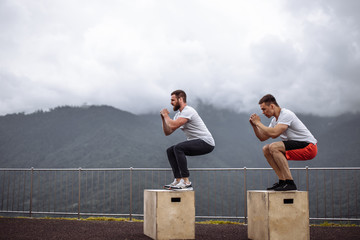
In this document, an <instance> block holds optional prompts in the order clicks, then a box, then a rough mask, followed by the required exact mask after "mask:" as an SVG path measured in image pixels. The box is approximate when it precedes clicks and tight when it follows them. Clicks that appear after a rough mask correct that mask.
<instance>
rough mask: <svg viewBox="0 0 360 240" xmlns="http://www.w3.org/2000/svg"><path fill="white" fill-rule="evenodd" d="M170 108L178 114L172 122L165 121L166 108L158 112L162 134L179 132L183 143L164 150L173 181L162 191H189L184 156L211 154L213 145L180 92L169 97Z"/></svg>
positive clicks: (204, 128)
mask: <svg viewBox="0 0 360 240" xmlns="http://www.w3.org/2000/svg"><path fill="white" fill-rule="evenodd" d="M171 105H172V106H173V109H174V111H178V112H177V113H176V115H175V117H174V119H171V118H170V117H169V111H168V110H167V109H166V108H165V109H163V110H161V112H160V115H161V120H162V126H163V130H164V133H165V135H166V136H168V135H170V134H172V133H173V132H174V131H175V130H176V129H178V128H180V129H181V130H182V131H183V132H184V133H185V135H186V137H187V141H185V142H181V143H178V144H176V145H174V146H171V147H169V148H168V149H167V156H168V159H169V163H170V165H171V168H172V171H173V174H174V178H175V179H174V181H173V182H172V183H170V184H168V185H165V186H164V188H166V189H174V190H192V189H193V188H192V184H191V182H190V180H189V176H190V174H189V170H188V168H187V160H186V156H197V155H203V154H207V153H210V152H212V151H213V150H214V148H215V141H214V139H213V137H212V135H211V133H210V132H209V130H208V129H207V127H206V125H205V123H204V122H203V120H202V119H201V117H200V116H199V114H198V113H197V112H196V110H195V109H194V108H192V107H190V106H188V105H187V104H186V93H185V92H184V91H182V90H176V91H174V92H172V93H171Z"/></svg>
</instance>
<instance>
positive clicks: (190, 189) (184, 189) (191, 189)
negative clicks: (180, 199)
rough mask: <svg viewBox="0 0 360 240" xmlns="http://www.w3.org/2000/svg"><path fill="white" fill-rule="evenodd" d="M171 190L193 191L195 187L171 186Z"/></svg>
mask: <svg viewBox="0 0 360 240" xmlns="http://www.w3.org/2000/svg"><path fill="white" fill-rule="evenodd" d="M169 190H174V191H193V190H194V189H193V188H171V189H169Z"/></svg>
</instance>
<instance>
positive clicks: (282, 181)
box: [266, 180, 285, 190]
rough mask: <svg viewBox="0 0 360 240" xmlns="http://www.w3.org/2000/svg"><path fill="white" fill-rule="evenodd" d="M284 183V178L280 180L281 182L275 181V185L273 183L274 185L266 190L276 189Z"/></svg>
mask: <svg viewBox="0 0 360 240" xmlns="http://www.w3.org/2000/svg"><path fill="white" fill-rule="evenodd" d="M284 184H285V181H284V180H280V181H279V182H277V183H274V185H273V186H272V187H269V188H267V189H266V190H274V189H275V188H278V187H280V186H282V185H284Z"/></svg>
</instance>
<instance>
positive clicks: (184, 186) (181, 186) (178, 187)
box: [170, 179, 194, 191]
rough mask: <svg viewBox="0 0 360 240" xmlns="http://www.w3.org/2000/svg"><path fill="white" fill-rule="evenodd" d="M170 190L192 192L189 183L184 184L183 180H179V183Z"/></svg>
mask: <svg viewBox="0 0 360 240" xmlns="http://www.w3.org/2000/svg"><path fill="white" fill-rule="evenodd" d="M170 189H171V190H181V191H192V190H194V189H193V187H192V185H191V182H190V183H188V184H187V183H185V182H184V180H183V179H181V180H180V182H179V183H178V184H176V185H175V186H173V187H171V188H170Z"/></svg>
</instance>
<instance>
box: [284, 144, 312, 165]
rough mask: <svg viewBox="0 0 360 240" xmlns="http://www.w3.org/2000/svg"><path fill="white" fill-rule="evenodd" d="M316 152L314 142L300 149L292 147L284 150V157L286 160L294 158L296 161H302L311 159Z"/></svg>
mask: <svg viewBox="0 0 360 240" xmlns="http://www.w3.org/2000/svg"><path fill="white" fill-rule="evenodd" d="M316 154H317V146H316V144H315V145H314V144H312V143H309V145H307V146H306V147H304V148H300V149H293V150H288V151H286V154H285V157H286V159H287V160H296V161H299V160H300V161H301V160H302V161H304V160H311V159H313V158H314V157H315V156H316Z"/></svg>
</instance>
